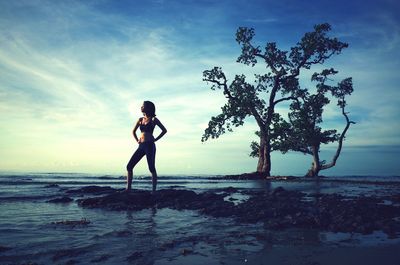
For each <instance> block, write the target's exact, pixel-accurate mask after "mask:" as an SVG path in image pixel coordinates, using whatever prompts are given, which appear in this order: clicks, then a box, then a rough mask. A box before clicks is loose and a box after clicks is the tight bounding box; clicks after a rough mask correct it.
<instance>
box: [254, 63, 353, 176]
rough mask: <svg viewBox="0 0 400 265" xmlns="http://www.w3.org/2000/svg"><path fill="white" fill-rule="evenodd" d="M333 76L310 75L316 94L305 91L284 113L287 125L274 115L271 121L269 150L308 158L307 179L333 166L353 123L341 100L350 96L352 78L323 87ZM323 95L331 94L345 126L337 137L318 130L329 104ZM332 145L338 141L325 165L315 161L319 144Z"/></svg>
mask: <svg viewBox="0 0 400 265" xmlns="http://www.w3.org/2000/svg"><path fill="white" fill-rule="evenodd" d="M337 73H338V72H337V71H336V70H334V69H333V68H331V69H325V70H323V71H322V72H321V73H314V74H313V75H312V77H311V80H312V81H315V82H317V85H316V88H317V89H316V90H317V91H316V93H315V94H310V93H309V92H308V91H307V92H305V93H304V94H303V95H302V96H301V97H299V99H298V100H296V101H293V102H292V104H291V105H290V113H289V114H288V117H289V122H286V121H285V120H284V119H282V118H281V117H278V116H276V118H275V119H274V126H273V127H274V130H273V132H272V134H274V135H275V137H273V140H272V143H271V145H272V149H273V150H279V151H281V152H282V153H286V152H288V151H295V152H301V153H303V154H308V155H311V156H312V157H313V162H312V164H311V168H310V170H309V171H308V172H307V174H306V176H308V177H317V176H318V174H319V172H320V171H321V170H324V169H328V168H331V167H333V166H335V165H336V161H337V159H338V158H339V155H340V152H341V150H342V146H343V141H344V139H345V135H346V132H347V130H348V129H349V128H350V125H351V124H354V123H355V122H353V121H350V119H349V117H348V115H347V114H348V113H347V112H346V111H345V107H346V99H345V97H346V96H347V95H351V93H352V92H353V83H352V79H351V78H346V79H343V80H342V81H341V82H339V83H338V84H337V85H336V86H331V85H328V84H327V81H328V80H329V78H328V76H331V75H335V74H337ZM327 94H331V96H332V97H333V98H335V99H337V105H338V107H339V108H340V109H341V113H342V115H343V116H344V117H345V121H346V125H345V127H344V129H343V131H342V133H341V134H338V133H337V131H336V130H325V131H323V130H322V128H321V127H320V124H321V123H322V122H323V119H322V114H323V110H324V107H325V106H326V105H328V104H329V103H330V100H329V98H328V97H327V96H328V95H327ZM333 142H338V146H337V150H336V152H335V154H334V156H333V158H332V161H331V162H330V163H328V164H327V163H326V161H324V160H322V161H321V160H320V158H319V152H320V147H321V144H328V143H333ZM253 145H254V143H253ZM253 148H255V147H254V146H253ZM253 154H254V151H253Z"/></svg>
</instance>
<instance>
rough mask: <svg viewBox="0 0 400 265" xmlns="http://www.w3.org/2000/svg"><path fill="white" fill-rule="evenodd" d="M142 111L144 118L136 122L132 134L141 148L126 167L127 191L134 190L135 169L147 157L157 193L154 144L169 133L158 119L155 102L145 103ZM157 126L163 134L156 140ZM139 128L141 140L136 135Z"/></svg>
mask: <svg viewBox="0 0 400 265" xmlns="http://www.w3.org/2000/svg"><path fill="white" fill-rule="evenodd" d="M141 111H142V113H143V117H141V118H139V120H138V121H137V122H136V124H135V127H134V128H133V132H132V133H133V137H134V138H135V140H136V142H137V143H138V144H139V146H138V148H137V150H136V151H135V153H134V154H133V155H132V157H131V159H130V160H129V162H128V165H127V166H126V169H127V170H128V176H127V185H126V190H128V191H129V190H131V188H132V178H133V168H134V167H135V166H136V164H137V163H138V162H139V161H140V159H142V157H143V156H144V155H146V158H147V164H148V166H149V170H150V172H151V175H152V182H153V191H155V190H156V188H157V171H156V167H155V158H156V145H155V144H154V142H157V141H158V140H160V138H161V137H163V136H164V134H166V133H167V129H166V128H165V127H164V125H162V123H161V122H160V120H159V119H157V118H156V107H155V106H154V103H153V102H151V101H145V102H143V105H142V107H141ZM156 125H157V126H158V127H160V129H161V133H160V135H159V136H157V137H156V138H154V136H153V131H154V128H155V127H156ZM138 128H140V131H141V134H140V138H138V137H137V135H136V131H137V129H138Z"/></svg>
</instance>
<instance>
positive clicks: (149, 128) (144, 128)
mask: <svg viewBox="0 0 400 265" xmlns="http://www.w3.org/2000/svg"><path fill="white" fill-rule="evenodd" d="M154 127H155V126H154V122H153V120H152V119H151V120H150V121H149V122H148V123H146V124H143V118H140V131H141V132H148V133H153V131H154Z"/></svg>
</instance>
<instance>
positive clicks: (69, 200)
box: [47, 196, 73, 203]
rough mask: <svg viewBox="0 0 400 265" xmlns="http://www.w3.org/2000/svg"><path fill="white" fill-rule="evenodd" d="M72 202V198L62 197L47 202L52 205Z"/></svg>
mask: <svg viewBox="0 0 400 265" xmlns="http://www.w3.org/2000/svg"><path fill="white" fill-rule="evenodd" d="M72 201H73V199H72V198H70V197H66V196H64V197H61V198H56V199H52V200H48V201H47V202H50V203H68V202H72Z"/></svg>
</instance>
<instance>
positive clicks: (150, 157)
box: [146, 143, 157, 191]
mask: <svg viewBox="0 0 400 265" xmlns="http://www.w3.org/2000/svg"><path fill="white" fill-rule="evenodd" d="M146 158H147V165H148V166H149V170H150V172H151V180H152V184H153V191H156V189H157V171H156V167H155V164H156V145H155V144H154V143H149V145H148V146H147V148H146Z"/></svg>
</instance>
